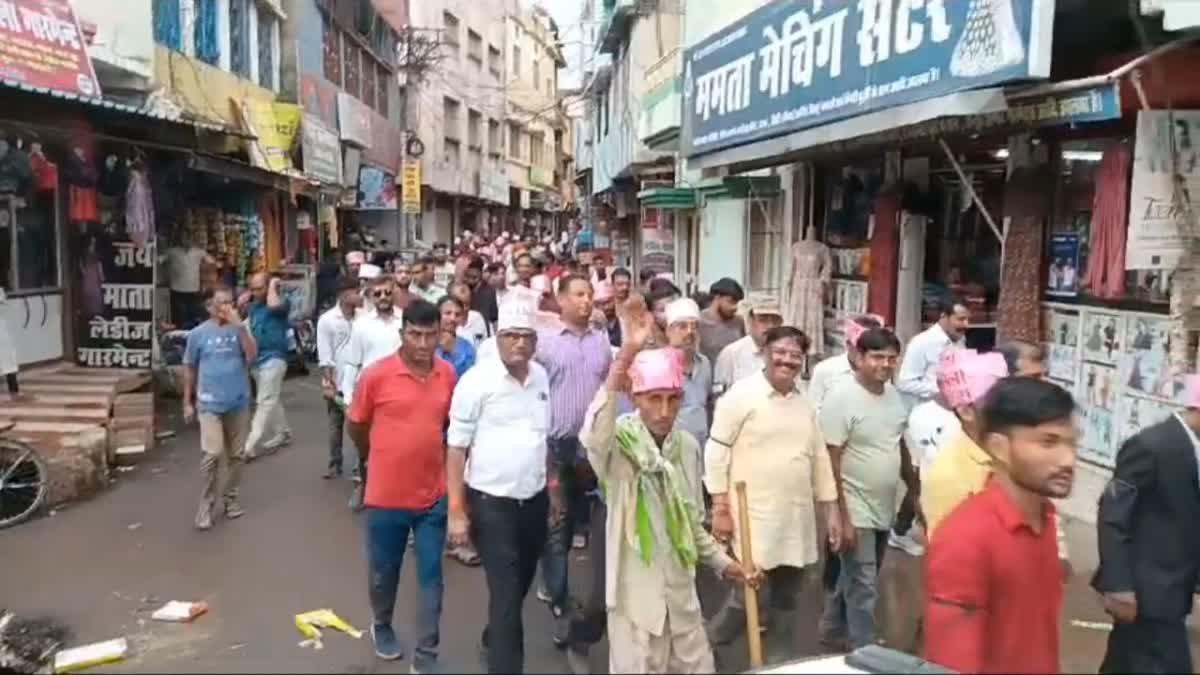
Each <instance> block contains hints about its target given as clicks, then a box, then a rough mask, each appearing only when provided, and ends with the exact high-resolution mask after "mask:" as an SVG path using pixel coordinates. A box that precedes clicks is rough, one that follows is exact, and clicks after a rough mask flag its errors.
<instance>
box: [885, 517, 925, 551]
mask: <svg viewBox="0 0 1200 675" xmlns="http://www.w3.org/2000/svg"><path fill="white" fill-rule="evenodd" d="M916 529H917V524H916V523H913V525H912V527H910V528H908V532H906V533H905V534H904V535H903V536H901V535H897V534H896V531H895V530H892V531H890V532H888V546H890V547H892V548H896V549H900V550H901V551H904V552H905V553H907V554H909V555H911V556H913V557H914V558H919V557H921V556H923V555H925V547H924V546H923V545H922V544H921V543H920V542H919V541H917V540H916V538H914V537H913V534H914V531H915V530H916Z"/></svg>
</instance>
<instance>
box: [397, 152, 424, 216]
mask: <svg viewBox="0 0 1200 675" xmlns="http://www.w3.org/2000/svg"><path fill="white" fill-rule="evenodd" d="M401 175H402V177H403V178H402V181H401V182H402V183H403V184H402V185H401V191H400V193H401V197H402V199H403V200H404V201H403V204H404V212H405V213H420V212H421V160H419V159H411V158H410V159H405V160H404V169H403V173H402V174H401Z"/></svg>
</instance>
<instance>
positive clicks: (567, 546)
mask: <svg viewBox="0 0 1200 675" xmlns="http://www.w3.org/2000/svg"><path fill="white" fill-rule="evenodd" d="M546 445H547V446H548V447H547V450H548V451H549V456H548V461H547V465H548V475H547V480H549V481H553V480H554V479H557V480H558V488H557V492H558V495H556V497H558V498H559V499H561V501H562V504H563V505H564V507H565V509H566V514H565V515H564V517H562V518H560V519H559V520H557V521H554V520H551V522H550V523H549V527H548V530H547V534H546V548H545V550H544V551H543V552H542V583H543V584H545V586H546V591H547V592H548V593H549V594H550V604H551V606H553V607H554V608H555V609H556V610H565V609H566V608H567V600H568V599H569V596H570V590H569V586H568V584H567V566H568V555H569V554H570V551H571V539H572V537H573V536H574V535H575V527H576V525H580V524H583V523H586V522H587V518H588V511H589V509H588V499H587V496H586V495H587V486H584V485H580V480H579V476H578V474H577V471H576V467H577V465H578V464H579V462H581V461H586V460H581V459H580V456H579V450H580V446H579V439H578V438H574V437H571V438H551V439H548V440H547V441H546ZM548 491H549V489H548Z"/></svg>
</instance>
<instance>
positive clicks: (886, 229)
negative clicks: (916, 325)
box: [867, 192, 900, 326]
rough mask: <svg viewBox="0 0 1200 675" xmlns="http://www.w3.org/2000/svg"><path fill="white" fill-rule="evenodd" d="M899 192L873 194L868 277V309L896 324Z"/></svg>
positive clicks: (888, 323)
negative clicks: (873, 220)
mask: <svg viewBox="0 0 1200 675" xmlns="http://www.w3.org/2000/svg"><path fill="white" fill-rule="evenodd" d="M899 221H900V195H898V194H896V193H895V192H881V193H879V195H878V196H877V197H876V198H875V229H874V232H872V234H871V272H870V277H869V278H868V281H867V311H868V312H870V313H871V314H875V315H878V316H880V317H883V321H884V324H885V325H888V326H894V325H896V272H897V271H898V268H899V266H900V261H899V257H900V255H899V248H900V235H899Z"/></svg>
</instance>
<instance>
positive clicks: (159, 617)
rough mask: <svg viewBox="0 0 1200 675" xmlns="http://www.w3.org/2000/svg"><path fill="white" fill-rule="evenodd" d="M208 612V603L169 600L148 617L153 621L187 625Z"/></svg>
mask: <svg viewBox="0 0 1200 675" xmlns="http://www.w3.org/2000/svg"><path fill="white" fill-rule="evenodd" d="M207 611H208V603H204V602H182V601H179V600H171V601H170V602H168V603H167V604H165V605H163V606H162V607H159V608H158V609H156V610H155V611H154V613H153V614H151V615H150V618H151V619H154V620H155V621H173V622H176V623H187V622H189V621H192V620H193V619H195V618H196V617H198V616H200V615H201V614H204V613H205V612H207Z"/></svg>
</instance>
